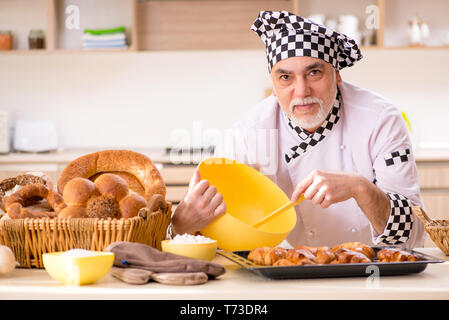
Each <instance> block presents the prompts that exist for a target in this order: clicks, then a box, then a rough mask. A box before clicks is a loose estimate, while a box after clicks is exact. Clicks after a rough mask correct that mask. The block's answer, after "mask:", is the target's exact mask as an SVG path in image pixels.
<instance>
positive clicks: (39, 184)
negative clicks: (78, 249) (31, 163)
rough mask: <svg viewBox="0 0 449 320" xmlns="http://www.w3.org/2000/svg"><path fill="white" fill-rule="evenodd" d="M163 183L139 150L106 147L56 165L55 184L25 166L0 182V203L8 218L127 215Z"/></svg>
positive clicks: (162, 192) (162, 193) (163, 192)
mask: <svg viewBox="0 0 449 320" xmlns="http://www.w3.org/2000/svg"><path fill="white" fill-rule="evenodd" d="M154 195H160V197H163V198H164V199H165V195H166V189H165V183H164V181H163V179H162V177H161V175H160V172H159V171H158V169H157V168H156V167H155V166H154V165H153V163H152V161H151V160H150V159H149V158H148V157H147V156H145V155H143V154H140V153H137V152H133V151H129V150H106V151H99V152H95V153H91V154H87V155H85V156H82V157H79V158H77V159H75V160H74V161H72V162H71V163H69V164H68V165H67V167H66V168H65V169H64V170H63V171H62V173H61V175H60V177H59V179H58V182H57V186H56V185H54V183H53V181H52V180H51V179H50V178H49V177H48V176H47V175H45V174H43V173H40V172H35V173H33V172H31V173H26V174H22V175H19V176H16V177H12V178H8V179H5V180H3V181H1V182H0V208H1V209H2V210H3V212H5V213H7V216H8V217H9V218H11V219H24V218H55V217H58V218H69V217H72V218H118V219H120V218H131V217H134V216H136V215H137V214H138V212H139V210H141V209H142V208H145V207H147V206H148V205H149V201H150V199H151V198H152V197H153V196H154Z"/></svg>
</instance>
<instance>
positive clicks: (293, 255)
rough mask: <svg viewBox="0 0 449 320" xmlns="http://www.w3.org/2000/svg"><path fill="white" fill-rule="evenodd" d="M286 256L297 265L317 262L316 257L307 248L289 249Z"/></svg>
mask: <svg viewBox="0 0 449 320" xmlns="http://www.w3.org/2000/svg"><path fill="white" fill-rule="evenodd" d="M285 258H286V259H287V260H289V261H290V262H293V263H294V264H296V265H305V264H316V263H317V260H316V257H315V256H314V255H313V254H312V253H311V252H310V251H308V250H305V249H290V250H287V255H286V257H285Z"/></svg>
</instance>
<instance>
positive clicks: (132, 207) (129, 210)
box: [119, 193, 147, 218]
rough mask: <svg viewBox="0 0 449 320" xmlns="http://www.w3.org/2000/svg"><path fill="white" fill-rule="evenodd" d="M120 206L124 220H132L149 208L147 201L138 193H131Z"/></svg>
mask: <svg viewBox="0 0 449 320" xmlns="http://www.w3.org/2000/svg"><path fill="white" fill-rule="evenodd" d="M119 206H120V212H121V213H122V217H123V218H132V217H135V216H136V215H137V214H138V213H139V210H140V209H142V208H145V207H146V206H147V201H146V200H145V199H144V198H143V197H142V196H140V195H138V194H136V193H130V194H129V195H127V196H126V197H124V198H123V199H122V200H121V201H120V202H119Z"/></svg>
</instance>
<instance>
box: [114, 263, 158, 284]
mask: <svg viewBox="0 0 449 320" xmlns="http://www.w3.org/2000/svg"><path fill="white" fill-rule="evenodd" d="M111 274H112V275H113V276H114V277H116V278H117V279H119V280H122V281H123V282H126V283H130V284H145V283H147V282H148V281H150V280H151V276H152V275H153V272H151V271H147V270H142V269H136V268H119V267H112V269H111Z"/></svg>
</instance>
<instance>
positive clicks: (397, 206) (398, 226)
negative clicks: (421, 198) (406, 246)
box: [376, 192, 413, 245]
mask: <svg viewBox="0 0 449 320" xmlns="http://www.w3.org/2000/svg"><path fill="white" fill-rule="evenodd" d="M387 196H388V198H389V199H390V207H391V211H390V217H389V218H388V222H387V226H386V227H385V230H384V233H383V234H381V235H380V236H379V237H377V241H376V242H377V243H378V244H386V245H398V244H402V243H405V242H407V240H408V239H409V237H410V232H411V230H412V227H413V222H412V203H411V202H410V200H409V199H407V198H406V197H404V196H402V195H400V194H396V193H389V192H387Z"/></svg>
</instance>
